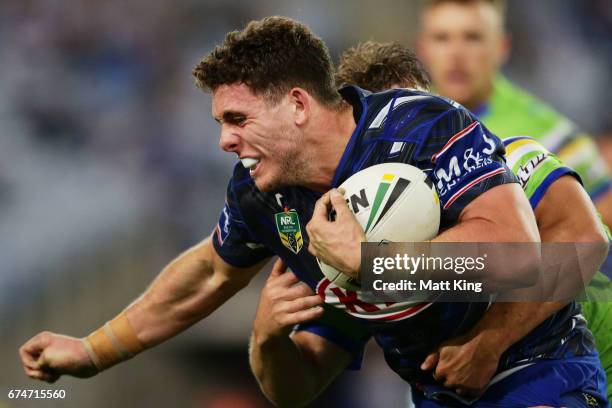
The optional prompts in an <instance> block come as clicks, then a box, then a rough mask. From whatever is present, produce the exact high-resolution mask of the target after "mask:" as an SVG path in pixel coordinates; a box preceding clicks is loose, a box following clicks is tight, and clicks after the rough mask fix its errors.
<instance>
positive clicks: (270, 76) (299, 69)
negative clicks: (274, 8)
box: [193, 16, 341, 105]
mask: <svg viewBox="0 0 612 408" xmlns="http://www.w3.org/2000/svg"><path fill="white" fill-rule="evenodd" d="M333 72H334V69H333V63H332V60H331V57H330V55H329V50H328V48H327V46H326V45H325V44H324V43H323V41H322V40H321V39H320V38H319V37H317V36H316V35H315V34H314V33H313V32H312V31H311V30H310V29H309V28H308V27H307V26H306V25H304V24H302V23H300V22H297V21H295V20H292V19H290V18H287V17H279V16H274V17H266V18H264V19H263V20H259V21H251V22H249V23H248V24H247V25H246V27H244V28H243V29H242V30H240V31H232V32H230V33H227V35H226V36H225V39H224V41H223V44H221V45H219V46H217V47H215V49H214V50H213V51H212V52H211V53H210V54H208V55H207V56H206V57H204V59H202V61H201V62H200V63H199V64H198V65H197V66H196V67H195V68H194V70H193V76H194V77H195V79H196V84H197V86H198V87H199V88H201V89H203V90H204V91H207V92H210V91H214V90H215V89H216V88H217V87H219V86H221V85H231V84H238V83H244V84H246V85H247V86H248V87H249V88H250V89H251V90H252V91H253V92H254V93H255V94H261V95H264V96H265V97H266V99H267V100H268V101H269V102H271V103H277V102H279V101H280V100H281V99H282V96H283V95H284V94H285V93H286V92H288V91H289V90H290V89H291V88H293V87H296V86H297V87H300V88H303V89H305V90H306V91H307V92H309V93H310V94H311V95H313V97H314V98H315V99H316V100H317V101H319V102H320V103H323V104H325V105H335V104H337V103H338V102H340V100H341V98H340V96H339V94H338V92H337V90H336V87H335V84H334V77H333Z"/></svg>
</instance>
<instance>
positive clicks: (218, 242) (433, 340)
mask: <svg viewBox="0 0 612 408" xmlns="http://www.w3.org/2000/svg"><path fill="white" fill-rule="evenodd" d="M340 93H341V95H342V97H343V98H344V99H345V100H346V101H347V102H348V103H350V104H351V105H352V107H353V113H354V118H355V122H356V124H357V126H356V129H355V131H354V132H353V134H352V136H351V138H350V140H349V142H348V144H347V146H346V149H345V151H344V154H343V155H342V158H341V160H340V162H339V164H338V167H337V168H336V171H335V175H334V178H333V183H332V186H330V188H331V187H337V186H339V185H340V184H341V183H342V182H343V181H344V180H346V179H347V178H348V177H350V176H351V175H353V174H355V173H356V172H358V171H360V170H362V169H364V168H367V167H370V166H373V165H376V164H380V163H386V162H402V163H407V164H410V165H413V166H416V167H418V168H420V169H421V170H423V171H424V172H425V173H426V174H427V175H428V177H429V178H430V180H431V181H432V183H433V184H434V185H435V187H436V190H437V192H438V195H439V197H440V209H441V228H442V229H444V228H448V227H451V226H453V225H454V224H456V223H457V220H458V218H459V215H460V214H461V212H462V211H463V209H464V208H465V207H466V206H467V205H468V204H470V202H472V201H473V200H474V199H476V198H477V197H478V196H480V195H481V194H483V193H485V192H486V191H488V190H489V189H491V188H493V187H496V186H499V185H502V184H506V183H515V182H518V180H517V179H516V177H515V176H514V175H513V173H512V172H511V170H510V169H509V168H508V167H507V166H506V164H505V160H504V157H503V155H504V147H503V144H502V143H501V141H500V140H499V139H498V138H497V137H496V136H495V135H493V134H492V133H491V132H489V131H488V130H487V128H486V127H485V126H484V125H482V124H481V123H480V122H478V120H477V119H476V118H475V117H474V116H473V115H472V114H471V113H470V112H469V111H467V110H466V109H464V108H463V107H461V106H460V105H458V104H456V103H455V102H453V101H451V100H449V99H446V98H442V97H439V96H434V95H431V94H429V93H426V92H420V91H415V90H408V89H395V90H390V91H386V92H382V93H376V94H372V93H370V92H368V91H365V90H362V89H360V88H357V87H352V86H349V87H346V88H343V89H342V90H341V91H340ZM329 137H333V135H330V136H329ZM320 196H321V194H320V193H318V192H315V191H312V190H309V189H307V188H304V187H299V186H296V187H289V188H283V189H280V190H278V191H275V192H270V193H262V192H260V191H259V190H258V189H257V188H256V186H255V184H254V181H253V180H252V179H251V177H250V175H249V171H248V170H247V169H245V168H244V167H243V166H242V164H240V163H239V164H237V165H236V167H235V169H234V174H233V176H232V179H231V180H230V182H229V185H228V189H227V200H226V205H225V208H224V209H223V211H222V214H221V217H220V220H219V224H218V226H217V228H216V231H215V233H214V234H213V243H214V247H215V249H216V251H217V252H218V254H219V255H220V256H221V257H222V258H223V259H224V260H225V261H226V262H227V263H229V264H231V265H234V266H238V267H247V266H252V265H255V264H256V263H258V262H260V261H262V260H264V259H266V258H269V257H271V256H273V255H278V256H279V257H280V258H282V259H283V261H284V262H285V264H286V265H287V266H288V267H289V268H291V269H292V270H293V272H294V273H295V274H296V275H297V277H298V278H299V279H300V280H301V281H303V282H305V283H306V284H308V285H309V286H310V287H311V288H312V289H313V290H314V291H316V292H317V293H318V294H319V295H320V296H321V297H322V298H323V299H324V300H325V302H326V303H327V304H329V305H333V306H334V307H336V308H342V309H343V310H344V311H345V312H347V313H341V314H342V316H341V317H340V318H338V316H337V313H333V314H334V315H335V316H334V318H333V319H330V321H329V322H328V321H326V319H325V318H323V319H322V320H320V321H319V322H315V323H311V324H305V325H302V326H300V327H299V329H301V330H310V331H312V332H315V333H317V334H319V335H322V336H325V337H327V338H328V339H330V340H332V341H334V342H336V343H337V344H339V345H340V346H341V347H344V348H345V349H347V350H348V351H349V352H351V353H352V354H353V355H354V356H355V357H356V359H357V360H358V359H359V358H360V355H361V353H362V351H363V346H364V344H365V342H366V341H367V340H368V339H369V338H370V337H371V336H373V337H374V338H375V339H376V341H377V342H378V343H379V344H380V345H381V347H382V348H383V349H384V352H385V356H386V358H387V361H388V363H389V365H390V366H391V368H393V369H394V370H395V371H396V372H397V373H398V374H400V375H401V376H402V377H403V378H405V379H406V380H408V381H411V382H414V381H419V382H422V381H429V380H431V379H430V378H427V377H426V376H425V375H424V373H422V372H420V370H419V368H418V367H419V365H420V364H421V363H422V361H423V358H424V357H425V356H426V355H427V353H428V352H429V351H431V349H432V348H433V347H435V346H436V345H437V344H439V343H440V342H442V341H444V340H446V339H449V338H451V337H453V336H456V335H459V334H461V333H464V332H466V331H467V330H468V329H469V328H471V327H472V326H473V325H474V324H475V322H477V321H478V320H479V319H480V317H481V316H482V314H483V313H484V312H485V311H486V308H487V303H486V302H482V303H442V302H437V303H421V304H417V305H414V304H406V305H403V304H398V303H384V304H370V303H367V302H365V301H364V300H363V299H360V297H359V294H358V293H356V292H352V291H347V290H345V289H342V288H338V287H336V286H335V285H333V284H332V283H331V282H330V281H329V280H328V279H326V278H325V277H324V276H323V274H322V273H321V271H320V269H319V267H318V265H317V262H316V259H315V258H314V257H313V256H312V255H310V253H309V252H308V250H307V248H308V243H309V238H308V234H307V232H306V230H305V228H304V227H305V225H306V224H307V223H308V222H309V221H310V219H311V217H312V213H313V209H314V204H315V202H316V201H317V199H319V198H320ZM406 222H410V220H406ZM571 308H573V306H571ZM564 312H565V313H564V314H560V315H559V317H558V319H556V320H550V321H549V325H548V326H546V327H547V328H548V329H550V330H549V334H551V335H552V334H554V333H556V332H557V331H558V330H561V327H562V326H563V327H565V326H566V325H567V324H571V323H568V322H569V321H570V320H571V316H572V315H573V313H572V310H570V309H567V310H565V311H564ZM551 319H552V318H551ZM342 320H344V323H346V324H344V323H343V322H342ZM547 338H548V336H544V338H540V339H537V338H529V339H526V342H525V343H523V344H528V345H529V347H531V348H533V347H535V348H537V346H538V345H540V344H542V342H544V341H545V340H546V339H547ZM522 351H524V350H522ZM540 351H541V350H540ZM530 355H531V354H529V350H526V351H525V352H524V353H520V356H519V355H517V356H516V358H512V360H516V359H518V358H519V357H520V358H529V356H530ZM355 365H358V362H357V364H355Z"/></svg>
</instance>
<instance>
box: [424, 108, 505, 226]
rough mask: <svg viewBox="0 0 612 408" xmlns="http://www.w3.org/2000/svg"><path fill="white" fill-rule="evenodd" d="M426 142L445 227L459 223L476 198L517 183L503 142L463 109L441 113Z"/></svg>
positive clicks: (425, 147)
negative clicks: (460, 217) (507, 160)
mask: <svg viewBox="0 0 612 408" xmlns="http://www.w3.org/2000/svg"><path fill="white" fill-rule="evenodd" d="M425 140H426V142H425V146H424V151H425V152H426V155H425V157H426V159H427V160H428V161H429V162H430V163H429V165H430V168H431V171H430V173H429V176H430V178H431V180H432V181H433V183H434V185H435V186H436V190H437V192H438V195H439V197H440V205H441V210H442V212H441V215H442V218H441V227H442V228H445V227H449V226H451V225H453V224H454V223H456V221H457V219H458V218H459V215H460V214H461V211H463V209H464V208H465V207H466V206H467V205H468V204H469V203H470V202H471V201H472V200H474V199H475V198H476V197H478V196H480V195H481V194H483V193H485V192H486V191H488V190H490V189H491V188H493V187H496V186H498V185H502V184H507V183H515V182H517V179H516V177H515V176H514V175H513V174H512V172H511V171H510V169H509V168H508V167H507V166H506V164H505V161H504V157H503V155H504V147H503V144H502V142H501V140H499V138H498V137H497V136H495V135H493V134H492V133H491V132H489V130H488V129H487V128H486V127H485V126H484V125H482V124H481V123H480V122H479V121H477V120H475V119H474V117H473V116H472V115H471V114H469V112H467V111H466V110H465V109H463V108H461V107H457V108H455V109H451V110H448V111H447V112H445V113H443V114H441V115H440V117H439V119H438V120H437V121H436V122H435V123H434V124H433V125H432V126H431V129H430V130H429V134H428V136H427V138H426V139H425Z"/></svg>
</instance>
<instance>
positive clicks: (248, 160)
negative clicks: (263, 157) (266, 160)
mask: <svg viewBox="0 0 612 408" xmlns="http://www.w3.org/2000/svg"><path fill="white" fill-rule="evenodd" d="M240 161H241V162H242V165H243V166H244V167H245V168H247V169H252V168H253V167H255V166H257V163H259V160H258V159H253V158H252V157H245V158H244V159H240Z"/></svg>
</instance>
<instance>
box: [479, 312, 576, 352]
mask: <svg viewBox="0 0 612 408" xmlns="http://www.w3.org/2000/svg"><path fill="white" fill-rule="evenodd" d="M566 304H567V303H566V302H499V303H493V304H492V305H491V307H490V308H489V309H488V310H487V312H486V313H485V314H484V316H483V317H482V319H480V320H479V321H478V323H477V324H476V325H475V326H474V327H473V328H472V329H471V330H470V332H469V334H468V336H469V337H472V338H475V337H481V338H482V339H483V340H485V341H487V342H489V344H491V345H492V346H493V347H495V348H496V349H497V351H498V353H499V355H501V354H502V353H503V352H504V351H506V350H507V349H508V348H510V347H511V346H512V345H513V344H514V343H516V342H517V341H519V340H520V339H522V338H523V337H525V336H526V335H527V334H528V333H529V332H531V331H532V330H533V329H535V328H536V327H537V326H538V325H539V324H540V323H542V322H543V321H544V320H546V319H547V318H548V317H550V316H551V315H552V314H553V313H555V312H557V311H559V310H560V309H561V308H563V306H565V305H566Z"/></svg>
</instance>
